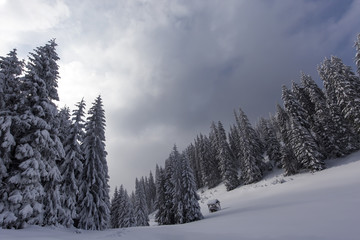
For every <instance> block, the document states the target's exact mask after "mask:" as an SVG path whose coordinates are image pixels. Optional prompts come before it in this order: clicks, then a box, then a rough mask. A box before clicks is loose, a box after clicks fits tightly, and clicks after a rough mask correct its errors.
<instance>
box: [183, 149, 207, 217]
mask: <svg viewBox="0 0 360 240" xmlns="http://www.w3.org/2000/svg"><path fill="white" fill-rule="evenodd" d="M186 156H187V155H186V154H181V156H180V168H181V181H180V182H181V184H182V186H181V189H182V194H181V204H182V208H181V209H182V211H183V212H182V214H181V215H182V222H180V223H188V222H193V221H197V220H200V219H203V215H202V213H201V210H200V205H199V203H198V200H200V197H199V195H198V194H197V193H196V184H195V178H194V174H193V171H192V169H191V167H190V163H189V160H188V159H187V157H186Z"/></svg>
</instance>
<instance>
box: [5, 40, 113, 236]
mask: <svg viewBox="0 0 360 240" xmlns="http://www.w3.org/2000/svg"><path fill="white" fill-rule="evenodd" d="M56 46H57V44H56V43H55V40H50V41H49V42H48V43H47V44H46V45H44V46H41V47H38V48H36V49H35V50H34V52H33V53H30V56H29V59H28V61H27V62H26V63H25V61H23V60H19V59H18V57H17V53H16V50H13V51H11V52H10V53H9V54H8V55H7V56H5V57H0V143H1V145H0V225H1V226H2V228H22V227H24V226H26V225H27V224H30V225H40V226H45V225H63V226H66V227H70V226H74V225H76V226H77V227H80V228H84V229H94V230H95V229H105V228H106V227H107V226H108V221H109V217H110V200H109V185H108V180H109V176H108V168H107V163H106V151H105V115H104V110H103V105H102V99H101V97H100V96H99V97H98V98H96V100H95V101H94V103H93V105H92V107H91V108H90V109H89V111H88V117H87V119H86V121H85V120H84V117H85V102H84V101H83V100H82V101H80V102H79V103H78V104H77V105H76V109H75V110H74V111H73V112H72V114H70V110H69V109H68V108H66V107H65V108H63V109H61V110H58V108H57V106H56V104H55V103H54V101H58V100H59V96H58V92H57V87H58V79H59V72H58V64H57V61H58V60H59V57H58V55H57V53H56Z"/></svg>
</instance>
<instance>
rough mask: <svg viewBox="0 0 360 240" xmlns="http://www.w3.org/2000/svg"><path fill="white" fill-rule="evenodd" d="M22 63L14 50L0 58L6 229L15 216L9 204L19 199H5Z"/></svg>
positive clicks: (0, 205)
mask: <svg viewBox="0 0 360 240" xmlns="http://www.w3.org/2000/svg"><path fill="white" fill-rule="evenodd" d="M22 68H23V62H22V61H19V60H18V58H17V53H16V50H15V49H14V50H13V51H11V52H10V53H9V54H8V55H7V56H6V57H1V58H0V142H1V145H0V226H3V227H8V226H10V225H11V224H12V223H13V222H14V221H16V218H17V217H16V216H15V214H14V212H13V211H12V209H10V201H13V202H18V200H20V199H16V198H11V199H9V198H8V197H9V193H10V192H11V186H10V184H9V183H8V177H9V176H11V175H12V174H13V173H12V169H11V168H10V167H11V166H13V165H16V163H15V162H13V150H14V148H15V145H16V137H17V136H14V135H16V134H15V133H16V129H18V128H19V127H20V126H19V124H18V123H19V122H21V120H20V119H19V117H18V113H19V108H20V105H21V101H20V100H21V94H20V84H21V82H20V75H21V73H22V71H23V70H22Z"/></svg>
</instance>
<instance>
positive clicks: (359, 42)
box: [354, 33, 360, 77]
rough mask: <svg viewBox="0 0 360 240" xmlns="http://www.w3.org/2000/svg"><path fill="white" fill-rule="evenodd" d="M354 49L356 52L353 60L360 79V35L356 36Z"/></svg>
mask: <svg viewBox="0 0 360 240" xmlns="http://www.w3.org/2000/svg"><path fill="white" fill-rule="evenodd" d="M354 47H355V50H356V53H355V58H354V60H355V65H356V67H357V73H358V76H359V77H360V33H359V34H358V35H357V38H356V41H355V44H354Z"/></svg>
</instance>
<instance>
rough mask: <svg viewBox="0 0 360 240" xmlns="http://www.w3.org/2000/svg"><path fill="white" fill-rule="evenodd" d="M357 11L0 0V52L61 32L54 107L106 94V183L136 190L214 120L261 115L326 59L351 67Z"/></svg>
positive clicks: (275, 4) (226, 0) (157, 1)
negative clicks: (283, 91)
mask: <svg viewBox="0 0 360 240" xmlns="http://www.w3.org/2000/svg"><path fill="white" fill-rule="evenodd" d="M359 13H360V1H359V0H354V1H350V0H338V1H336V0H333V1H328V0H318V1H316V0H314V1H311V0H303V1H300V0H296V1H285V0H278V1H276V0H263V1H260V0H258V1H257V0H247V1H245V0H244V1H241V0H234V1H232V0H217V1H216V0H213V1H212V0H201V1H200V0H198V1H197V0H178V1H177V0H169V1H166V0H151V1H150V0H102V1H99V0H84V1H80V0H0V31H1V32H0V55H1V56H4V55H6V54H7V53H8V52H9V51H10V50H12V49H13V48H17V49H18V54H19V57H21V58H27V55H28V53H29V52H31V51H32V50H33V49H34V48H36V47H38V46H42V45H44V44H45V43H46V42H47V41H48V40H50V39H51V38H56V42H57V43H58V45H59V46H58V50H57V51H58V54H59V57H60V58H61V60H60V61H59V65H60V77H61V79H60V80H59V89H58V91H59V95H60V102H59V103H58V105H59V106H64V105H65V104H66V105H67V106H69V107H70V108H71V109H73V108H74V105H75V103H76V102H78V101H80V100H81V98H82V97H84V98H85V100H86V102H87V109H89V107H90V106H91V104H92V102H93V100H94V99H95V97H96V96H97V95H99V94H101V95H102V97H103V101H104V106H105V111H106V121H107V129H106V137H107V141H106V149H107V151H108V157H107V160H108V165H109V174H110V185H111V187H112V189H113V188H114V187H115V185H117V186H118V185H120V184H124V185H125V187H126V188H127V189H129V190H132V189H133V188H134V182H135V177H141V176H144V175H148V173H149V171H150V170H152V171H153V172H154V169H155V164H156V163H159V164H161V165H163V163H164V160H165V159H166V158H167V156H168V155H169V153H170V151H171V148H172V146H173V145H174V144H175V143H176V144H177V145H178V147H179V148H180V149H184V148H185V147H186V146H187V145H188V144H190V143H191V142H192V141H193V139H194V138H195V137H196V135H197V134H198V133H200V132H202V133H206V134H207V133H208V131H209V126H210V123H211V121H218V120H221V121H222V122H223V124H224V126H225V127H228V126H229V125H230V124H232V123H233V122H234V120H233V110H234V109H238V108H239V107H241V108H242V109H243V110H244V111H245V112H246V114H247V115H248V116H249V118H250V120H251V121H252V123H255V121H256V120H257V119H258V118H259V117H260V116H264V117H267V116H268V114H269V112H274V111H275V105H276V103H281V85H283V84H286V85H290V84H291V81H299V76H300V71H304V72H305V73H308V74H310V75H312V77H313V78H314V79H316V80H318V79H319V78H318V75H317V72H316V66H317V65H318V64H319V63H320V62H321V61H322V60H323V59H324V58H325V57H329V56H331V55H336V56H338V57H340V58H342V59H343V61H344V62H345V63H346V64H347V65H351V66H354V64H353V57H354V54H355V50H354V48H353V44H354V41H355V37H356V35H357V33H358V32H360V28H359V26H360V17H359ZM319 83H321V82H320V81H319Z"/></svg>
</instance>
